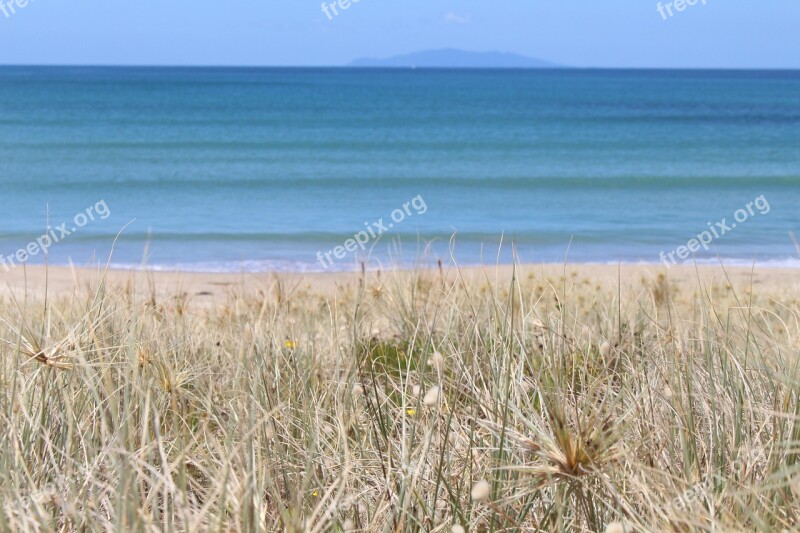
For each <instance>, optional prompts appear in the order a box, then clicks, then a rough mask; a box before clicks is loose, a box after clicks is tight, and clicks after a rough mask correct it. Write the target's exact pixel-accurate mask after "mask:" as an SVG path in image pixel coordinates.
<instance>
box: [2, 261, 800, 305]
mask: <svg viewBox="0 0 800 533" xmlns="http://www.w3.org/2000/svg"><path fill="white" fill-rule="evenodd" d="M403 272H404V271H395V272H391V271H390V272H379V271H369V272H367V273H366V281H367V285H369V284H375V283H377V282H380V280H381V277H382V276H383V278H384V279H385V278H386V277H387V275H388V276H391V275H400V276H401V277H402V276H403V275H404V274H403ZM426 273H427V275H429V276H432V277H444V279H446V280H449V281H452V280H454V279H463V280H464V281H465V282H467V283H470V284H472V283H482V282H491V283H494V284H499V285H503V284H508V283H510V281H511V276H512V274H516V275H517V276H518V277H519V278H520V279H528V280H530V279H537V280H542V281H547V282H553V283H559V282H561V281H563V280H564V279H567V280H570V281H571V282H574V280H575V279H581V280H589V281H591V283H592V284H594V285H596V286H600V287H602V288H604V289H609V288H614V287H618V286H620V287H622V288H623V289H627V288H631V287H636V286H640V285H641V284H642V283H646V282H648V281H654V280H656V279H657V278H658V277H659V276H664V277H666V278H667V279H668V280H669V282H670V283H671V284H672V285H674V286H677V287H692V286H699V285H724V284H727V283H728V282H730V283H731V284H732V285H733V286H735V287H737V288H740V289H744V288H747V287H749V286H752V287H754V288H759V289H762V290H765V291H769V292H773V291H775V292H784V293H785V294H796V293H797V292H798V290H800V271H798V270H796V269H789V268H747V267H741V266H735V267H723V266H721V265H716V266H710V265H699V266H692V265H681V266H675V267H672V268H669V269H668V268H665V267H663V266H661V265H618V266H617V265H591V264H578V265H570V264H567V265H566V266H565V265H559V264H539V265H536V264H530V265H518V266H516V267H512V266H510V265H496V266H486V267H477V266H468V267H460V268H459V267H455V266H450V267H443V268H442V270H441V271H439V270H437V269H432V270H429V271H426ZM362 277H363V276H362V274H361V273H359V272H330V273H305V274H304V273H291V272H280V273H240V274H233V273H198V272H165V271H130V270H114V269H105V268H104V267H98V268H95V269H88V268H69V267H49V268H45V267H42V266H32V267H27V268H17V269H14V270H12V271H10V272H2V271H0V295H10V294H14V295H15V296H17V297H19V296H21V295H25V294H27V295H29V296H33V297H41V296H43V295H44V293H45V290H47V293H48V294H49V295H51V296H54V297H59V296H67V295H69V294H72V293H75V292H76V291H77V290H80V289H83V288H96V287H97V286H98V285H99V283H100V281H101V280H105V281H106V282H107V284H108V285H109V286H112V287H117V288H125V287H127V288H130V289H133V290H135V292H137V293H139V294H144V295H148V296H149V295H150V294H151V293H152V290H153V289H154V288H155V290H156V293H157V294H159V295H162V296H175V295H178V294H185V295H186V296H188V297H189V298H191V300H192V301H193V302H194V303H196V304H201V305H209V304H215V303H220V302H221V301H223V300H224V299H225V297H226V295H227V294H230V293H231V291H234V292H235V293H236V294H250V295H252V294H256V293H258V292H259V291H262V292H264V291H266V290H269V289H270V288H271V287H272V286H273V285H274V284H275V283H276V282H278V281H280V282H282V283H284V284H286V285H287V286H289V287H293V288H301V289H304V290H307V291H311V292H314V293H318V294H320V295H332V294H335V292H336V289H337V287H349V286H353V287H356V286H358V284H359V282H360V280H361V279H362Z"/></svg>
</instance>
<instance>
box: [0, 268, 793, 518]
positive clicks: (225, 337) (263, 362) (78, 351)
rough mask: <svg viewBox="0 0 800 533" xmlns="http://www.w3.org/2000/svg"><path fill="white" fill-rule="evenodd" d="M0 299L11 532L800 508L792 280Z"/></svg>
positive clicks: (782, 512) (284, 284) (451, 280)
mask: <svg viewBox="0 0 800 533" xmlns="http://www.w3.org/2000/svg"><path fill="white" fill-rule="evenodd" d="M143 289H146V287H134V286H133V285H127V286H111V285H110V284H108V285H107V284H105V283H101V284H99V285H97V286H95V287H93V288H81V289H76V291H75V292H74V293H73V294H72V295H70V296H68V297H66V296H61V297H58V298H53V297H51V298H50V299H48V300H44V299H36V298H27V299H26V298H23V297H19V296H18V297H17V298H16V299H14V298H9V297H6V298H4V299H3V300H2V301H1V302H0V317H2V320H0V339H2V341H0V353H2V362H0V527H2V529H3V530H8V531H11V530H13V531H48V530H54V531H96V530H109V531H226V532H227V531H381V532H384V531H447V532H449V531H454V532H458V531H487V532H488V531H491V532H496V531H609V532H622V531H765V532H766V531H781V530H789V531H791V530H797V529H798V527H800V502H799V501H798V497H799V496H800V476H798V471H799V470H800V464H798V457H799V454H800V403H799V402H798V395H800V376H799V375H798V362H800V357H798V355H800V345H799V344H798V340H799V339H800V322H798V319H799V318H800V307H799V305H798V294H793V293H790V292H788V291H783V292H780V293H776V294H770V293H762V292H759V291H758V290H756V289H753V288H751V287H749V286H730V285H729V284H727V283H725V282H723V283H720V284H718V285H704V284H702V283H701V282H699V281H698V282H697V283H696V284H695V285H693V286H681V287H677V286H673V285H672V284H671V282H670V280H669V279H668V278H667V277H664V276H663V275H661V276H658V277H644V278H642V279H637V280H623V282H622V283H621V284H620V285H619V286H612V285H611V284H605V285H603V284H597V283H596V282H595V280H592V279H590V278H586V277H583V276H581V275H578V274H575V273H572V272H571V269H570V268H566V269H565V271H564V275H563V276H558V277H552V278H546V277H542V276H538V275H534V274H527V273H526V274H524V275H520V274H515V275H514V276H513V279H510V280H506V281H495V280H494V277H493V276H492V274H490V273H489V274H487V276H486V277H485V279H483V280H478V281H476V280H470V281H467V280H466V279H463V278H462V277H460V276H459V275H457V274H452V275H450V276H445V275H443V274H442V273H441V272H437V271H414V272H398V273H392V274H385V273H384V274H383V275H382V276H375V275H374V274H371V275H369V276H368V277H366V278H363V279H360V280H357V281H353V282H352V283H346V284H344V285H343V286H341V287H339V288H338V289H337V290H336V291H335V293H332V294H331V293H328V294H322V293H317V292H315V289H314V287H313V286H312V287H309V286H307V285H305V284H297V285H295V284H292V283H290V282H288V281H286V280H282V279H280V278H278V277H269V278H268V277H266V276H265V277H264V280H263V286H262V287H261V288H260V289H258V290H256V289H253V288H247V287H233V288H231V289H230V290H229V291H228V294H227V296H226V297H225V299H224V302H221V303H218V304H213V305H203V304H202V303H201V302H200V301H199V300H200V299H199V298H197V297H195V296H194V295H186V294H182V293H180V292H179V291H178V289H177V288H176V289H175V291H176V293H175V294H173V295H170V296H169V297H160V296H157V292H156V291H155V290H153V291H152V292H151V291H148V290H143Z"/></svg>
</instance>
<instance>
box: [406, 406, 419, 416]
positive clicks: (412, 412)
mask: <svg viewBox="0 0 800 533" xmlns="http://www.w3.org/2000/svg"><path fill="white" fill-rule="evenodd" d="M406 414H407V415H408V416H416V414H417V410H416V409H413V408H411V407H409V408H408V409H406Z"/></svg>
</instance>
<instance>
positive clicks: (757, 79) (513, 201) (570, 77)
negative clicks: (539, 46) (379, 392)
mask: <svg viewBox="0 0 800 533" xmlns="http://www.w3.org/2000/svg"><path fill="white" fill-rule="evenodd" d="M757 198H761V200H759V201H758V202H756V199H757ZM0 199H1V200H2V203H0V254H2V255H3V257H13V256H14V255H15V254H16V252H17V250H19V249H20V248H23V247H26V248H27V247H28V246H29V243H31V242H35V241H36V239H37V238H40V236H41V235H42V234H43V233H45V232H46V231H47V225H48V223H49V224H50V225H51V226H52V227H53V228H54V229H53V231H52V232H51V233H50V236H51V237H52V236H53V235H55V234H56V229H55V228H57V227H58V226H61V227H62V228H63V229H66V230H67V231H69V233H70V234H69V235H65V236H63V237H62V238H60V239H59V240H58V242H53V243H52V244H51V245H50V246H49V254H48V256H47V261H48V262H49V263H50V264H68V263H70V262H72V263H74V264H76V265H86V264H90V263H92V262H95V263H106V262H110V263H111V264H112V265H113V266H116V267H133V266H137V265H147V266H149V267H151V268H157V269H175V268H180V269H184V270H199V271H240V270H245V271H268V270H294V271H315V270H325V269H330V270H349V269H354V268H360V263H361V261H364V262H365V263H366V264H367V265H368V267H370V268H373V267H377V266H381V265H383V266H384V267H389V266H391V265H413V264H420V263H422V264H435V263H436V261H438V260H442V261H443V262H444V263H450V262H451V261H453V260H456V261H458V262H459V263H460V264H462V265H468V264H476V263H484V264H495V263H496V262H501V263H507V262H509V261H512V260H514V259H516V260H518V261H520V262H562V261H565V260H566V261H567V262H570V263H616V262H619V261H621V262H626V263H636V262H644V263H658V262H660V261H662V260H663V259H664V258H665V257H667V258H668V257H669V256H668V255H667V254H669V253H670V252H673V258H675V259H679V257H678V256H677V255H675V253H674V252H675V251H676V250H678V249H679V247H681V246H686V245H687V242H688V241H690V239H692V238H697V236H698V235H699V234H701V233H702V232H703V231H707V230H709V223H711V226H712V227H717V226H716V223H717V222H722V221H723V219H724V225H725V226H727V227H729V228H730V229H728V230H725V231H724V234H720V235H719V236H718V238H717V237H715V238H714V239H713V242H712V243H711V244H709V246H708V248H709V249H708V250H707V251H706V250H704V249H703V248H702V247H700V248H699V249H697V248H698V247H697V246H692V247H693V248H696V249H697V253H694V254H688V255H687V254H686V253H684V254H683V255H684V256H685V257H687V258H688V260H689V261H692V260H693V258H694V259H696V260H697V261H699V262H719V261H722V262H724V263H725V264H751V263H753V262H754V261H755V262H757V263H759V264H764V265H772V266H781V265H784V266H785V265H790V266H797V265H798V264H800V260H799V259H798V254H799V253H800V252H798V250H797V248H796V247H795V245H794V244H793V242H792V238H791V235H790V234H791V233H792V232H794V233H795V234H796V235H797V238H798V239H800V72H798V71H698V70H693V71H647V70H642V71H636V70H624V71H622V70H620V71H615V70H567V69H559V70H526V71H520V70H517V71H514V70H492V71H486V70H483V71H481V70H380V69H377V70H359V69H267V68H265V69H234V68H231V69H212V68H209V69H200V68H82V67H80V68H79V67H0ZM412 199H416V200H414V201H412ZM751 202H755V203H753V204H751V206H750V211H752V213H750V212H748V208H747V205H748V204H749V203H751ZM404 205H405V207H404ZM767 205H768V209H767ZM423 206H424V207H423ZM758 206H761V209H758ZM90 207H97V208H99V212H100V213H102V214H103V215H105V216H103V217H100V216H94V220H91V219H90V217H87V220H86V221H85V220H84V219H83V218H81V217H78V220H77V222H80V223H81V224H80V225H78V224H76V218H75V216H76V215H78V214H79V213H84V214H85V213H86V210H87V208H90ZM398 209H399V210H400V212H399V214H398V212H397V211H396V210H398ZM739 209H745V213H746V215H747V216H746V220H741V221H740V222H738V223H736V225H735V227H730V226H731V224H732V223H734V222H735V220H734V219H735V214H736V212H737V210H739ZM96 212H98V209H94V210H93V213H96ZM392 214H394V216H395V218H396V219H400V220H397V221H396V222H394V221H393V220H392ZM401 215H402V216H401ZM739 218H742V212H739ZM62 224H65V225H62ZM365 224H366V225H365ZM378 224H379V225H380V226H382V227H383V229H379V228H378ZM390 224H391V227H389V225H390ZM367 227H369V228H371V229H372V231H373V233H374V234H375V236H374V237H373V236H372V235H371V234H370V233H369V232H368V231H367V230H368V228H367ZM72 230H74V231H72ZM362 231H364V232H365V233H362V234H360V236H359V239H361V240H362V241H363V240H364V239H365V237H364V235H368V237H367V242H364V243H363V248H364V249H363V251H362V249H361V246H359V245H358V243H355V242H353V243H347V240H348V239H350V238H352V237H353V236H354V235H356V234H358V233H359V232H362ZM380 232H383V233H382V234H381V235H378V233H380ZM720 232H722V230H719V231H718V233H720ZM52 240H55V239H52ZM42 242H43V243H45V244H46V242H45V241H42ZM113 243H115V244H114V245H113V253H112V244H113ZM340 246H341V248H337V247H340ZM346 247H347V248H348V249H349V250H350V251H349V250H348V249H345V248H346ZM354 248H355V250H356V251H351V250H353V249H354ZM32 250H36V247H34V248H32ZM662 252H664V255H662ZM326 253H327V254H328V259H327V260H326V259H325V254H326ZM337 255H338V256H339V257H337ZM320 258H322V261H320ZM1 259H2V258H0V260H1ZM26 260H27V261H28V262H29V263H37V264H41V263H42V262H44V260H45V257H44V254H43V253H37V254H36V255H34V256H30V257H27V258H26ZM667 261H669V259H667ZM3 264H8V263H1V262H0V270H2V268H3Z"/></svg>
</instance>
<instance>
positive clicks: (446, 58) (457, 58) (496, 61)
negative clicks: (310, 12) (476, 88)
mask: <svg viewBox="0 0 800 533" xmlns="http://www.w3.org/2000/svg"><path fill="white" fill-rule="evenodd" d="M348 66H351V67H384V68H563V66H562V65H557V64H555V63H549V62H547V61H544V60H541V59H537V58H533V57H525V56H521V55H519V54H513V53H508V52H467V51H464V50H456V49H453V48H445V49H442V50H425V51H422V52H414V53H411V54H404V55H399V56H394V57H390V58H386V59H375V58H360V59H356V60H355V61H352V62H351V63H350V64H349V65H348Z"/></svg>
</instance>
